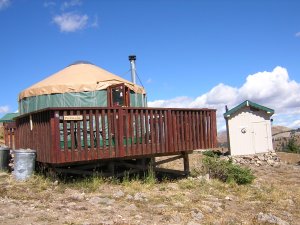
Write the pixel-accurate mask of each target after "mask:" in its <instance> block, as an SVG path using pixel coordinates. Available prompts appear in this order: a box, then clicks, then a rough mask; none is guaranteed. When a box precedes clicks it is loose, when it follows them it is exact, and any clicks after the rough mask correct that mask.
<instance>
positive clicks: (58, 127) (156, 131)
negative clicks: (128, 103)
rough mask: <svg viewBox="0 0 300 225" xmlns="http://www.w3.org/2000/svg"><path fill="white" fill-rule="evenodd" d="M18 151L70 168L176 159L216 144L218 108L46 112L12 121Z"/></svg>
mask: <svg viewBox="0 0 300 225" xmlns="http://www.w3.org/2000/svg"><path fill="white" fill-rule="evenodd" d="M16 126H17V131H16V148H31V149H35V150H37V161H39V162H42V163H49V164H68V163H77V162H89V161H96V160H103V159H126V158H128V159H130V158H132V159H134V158H143V157H156V156H163V155H176V154H182V153H183V152H189V151H192V150H196V149H208V148H214V147H216V145H217V129H216V110H212V109H165V108H132V107H126V108H120V107H111V108H107V107H105V108H48V109H45V110H41V111H37V112H34V113H31V114H26V115H22V116H20V117H18V118H17V120H16Z"/></svg>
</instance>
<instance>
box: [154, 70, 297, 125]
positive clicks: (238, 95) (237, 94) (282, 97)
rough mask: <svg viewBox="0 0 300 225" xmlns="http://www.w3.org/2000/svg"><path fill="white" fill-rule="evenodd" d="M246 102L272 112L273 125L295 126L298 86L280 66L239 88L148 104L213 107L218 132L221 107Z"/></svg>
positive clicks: (220, 88)
mask: <svg viewBox="0 0 300 225" xmlns="http://www.w3.org/2000/svg"><path fill="white" fill-rule="evenodd" d="M246 99H248V100H251V101H253V102H256V103H259V104H262V105H265V106H267V107H270V108H273V109H275V112H276V114H275V115H274V117H275V118H276V119H275V121H274V123H275V124H276V120H277V121H278V122H279V124H280V125H285V126H290V127H295V126H296V125H298V122H297V121H296V120H297V119H300V83H297V82H296V81H294V80H291V79H290V78H289V75H288V72H287V70H286V69H285V68H283V67H280V66H278V67H276V68H274V69H273V71H271V72H267V71H264V72H258V73H255V74H252V75H249V76H247V78H246V81H245V83H244V84H243V85H242V86H241V87H239V88H236V87H231V86H228V85H225V84H223V83H220V84H218V85H217V86H215V87H213V88H212V89H211V90H210V91H209V92H207V93H205V94H202V95H200V96H199V97H197V98H195V99H191V98H188V97H178V98H174V99H170V100H158V101H153V102H149V106H151V107H175V108H180V107H188V108H189V107H191V108H203V107H207V108H215V109H217V117H218V118H217V119H218V128H219V129H221V128H224V122H225V121H224V119H223V113H224V112H225V105H228V106H229V108H232V107H234V106H236V105H238V104H239V103H241V102H243V101H244V100H246ZM277 124H278V123H277Z"/></svg>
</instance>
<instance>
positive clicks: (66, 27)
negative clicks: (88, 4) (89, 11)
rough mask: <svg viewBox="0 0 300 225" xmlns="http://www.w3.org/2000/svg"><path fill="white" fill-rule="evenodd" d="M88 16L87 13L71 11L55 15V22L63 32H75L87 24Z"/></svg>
mask: <svg viewBox="0 0 300 225" xmlns="http://www.w3.org/2000/svg"><path fill="white" fill-rule="evenodd" d="M88 18H89V17H88V16H87V15H80V14H77V13H73V12H70V13H63V14H61V15H56V16H54V18H53V22H54V23H55V24H57V25H58V26H59V29H60V31H61V32H75V31H78V30H82V29H84V28H85V27H86V26H87V22H88Z"/></svg>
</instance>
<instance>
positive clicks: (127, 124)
mask: <svg viewBox="0 0 300 225" xmlns="http://www.w3.org/2000/svg"><path fill="white" fill-rule="evenodd" d="M125 112H126V113H124V117H125V118H124V126H125V138H126V149H125V151H126V152H125V155H126V156H128V155H129V151H130V149H129V145H131V143H130V142H129V139H130V129H129V127H130V114H129V111H128V110H127V109H126V111H125Z"/></svg>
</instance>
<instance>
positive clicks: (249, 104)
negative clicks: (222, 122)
mask: <svg viewBox="0 0 300 225" xmlns="http://www.w3.org/2000/svg"><path fill="white" fill-rule="evenodd" d="M245 106H251V107H253V108H256V109H259V110H262V111H265V112H266V113H268V114H270V115H272V114H274V109H270V108H268V107H265V106H262V105H259V104H257V103H254V102H251V101H249V100H246V101H244V102H242V103H241V104H239V105H238V106H236V107H234V108H232V109H230V110H229V111H228V112H226V113H224V114H223V115H224V117H225V118H227V117H230V115H231V114H233V113H235V112H237V111H238V110H240V109H241V108H243V107H245Z"/></svg>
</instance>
